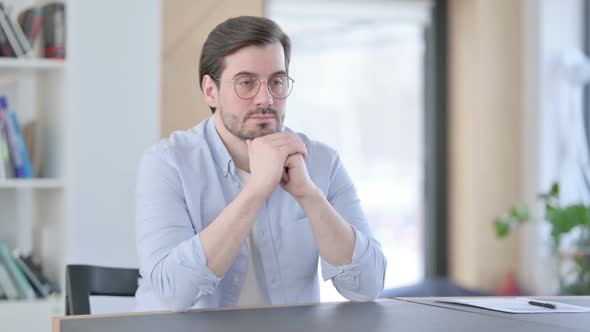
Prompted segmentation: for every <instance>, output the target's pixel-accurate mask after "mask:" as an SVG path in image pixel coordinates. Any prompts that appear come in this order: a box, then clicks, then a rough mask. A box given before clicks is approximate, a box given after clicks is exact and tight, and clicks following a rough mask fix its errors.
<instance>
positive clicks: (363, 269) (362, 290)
mask: <svg viewBox="0 0 590 332" xmlns="http://www.w3.org/2000/svg"><path fill="white" fill-rule="evenodd" d="M327 197H328V200H329V201H330V204H332V206H333V207H334V208H335V209H336V211H338V213H339V214H340V215H341V216H342V218H343V219H344V220H345V221H346V222H348V223H349V224H350V225H351V227H352V230H353V232H354V236H355V244H354V250H353V254H352V262H351V264H348V265H342V266H333V265H331V264H330V263H328V262H326V261H325V260H324V259H322V260H321V264H322V277H323V279H324V280H328V279H332V283H333V284H334V287H336V289H337V290H338V292H339V293H340V294H341V295H342V296H344V297H345V298H347V299H349V300H353V301H369V300H373V299H375V298H377V296H379V294H380V293H381V291H382V290H383V285H384V282H385V271H386V269H387V260H386V259H385V256H384V255H383V252H382V251H381V246H380V245H379V242H377V240H375V239H374V238H373V237H372V235H371V231H370V229H369V225H368V223H367V221H366V219H365V216H364V212H363V210H362V207H361V204H360V200H359V198H358V195H357V192H356V189H355V187H354V185H353V183H352V180H351V179H350V177H349V175H348V174H347V172H346V170H345V169H344V167H343V165H342V163H341V161H340V158H339V157H336V159H335V161H334V163H333V165H332V175H331V178H330V184H329V188H328V193H327Z"/></svg>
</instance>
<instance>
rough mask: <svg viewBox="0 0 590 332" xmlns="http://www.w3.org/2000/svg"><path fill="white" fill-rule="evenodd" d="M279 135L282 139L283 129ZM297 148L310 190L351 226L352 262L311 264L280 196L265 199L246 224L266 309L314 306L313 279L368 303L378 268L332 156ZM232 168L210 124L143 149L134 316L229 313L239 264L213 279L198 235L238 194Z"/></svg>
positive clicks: (302, 220)
mask: <svg viewBox="0 0 590 332" xmlns="http://www.w3.org/2000/svg"><path fill="white" fill-rule="evenodd" d="M284 130H289V129H288V128H285V129H284ZM298 135H299V137H300V138H301V139H302V140H303V142H304V143H305V145H306V146H307V151H308V157H307V159H306V160H305V163H306V166H307V170H308V173H309V176H310V178H311V179H312V181H313V182H314V183H315V184H316V186H318V187H319V188H320V189H321V191H322V192H323V193H324V195H325V196H326V198H327V199H328V201H329V202H330V204H332V206H333V207H334V208H335V209H336V211H338V213H339V214H340V215H341V216H342V217H343V218H344V220H346V221H347V222H348V223H350V224H351V225H352V228H353V230H354V234H355V247H354V252H353V257H352V263H351V264H350V265H344V266H332V265H330V264H329V263H328V262H326V261H325V260H323V259H321V258H320V257H319V251H318V247H317V244H316V241H315V239H314V237H313V233H312V230H311V225H310V224H309V220H307V218H306V216H305V212H304V210H303V209H302V208H301V206H300V205H299V204H298V203H297V201H295V199H294V198H293V197H292V196H291V195H290V194H289V193H287V192H286V191H284V190H283V189H282V187H280V186H279V187H277V189H276V190H275V191H274V192H273V193H272V194H271V195H270V196H269V198H268V199H267V201H266V204H264V206H263V207H262V209H261V210H260V212H259V214H258V218H257V220H256V228H255V234H254V235H255V237H256V241H257V243H258V246H259V251H260V257H261V259H262V264H263V270H264V280H265V284H263V285H261V287H262V288H264V291H265V293H266V294H267V295H268V301H269V303H271V304H295V303H309V302H319V300H320V291H319V279H318V273H317V270H318V269H317V264H318V259H319V260H320V261H321V264H322V269H321V270H322V277H323V279H324V280H328V279H331V280H332V283H333V285H334V286H335V287H336V289H337V290H338V291H339V292H340V294H342V295H343V296H344V297H345V298H347V299H350V300H357V301H362V300H371V299H374V298H376V297H377V296H378V295H379V293H380V292H381V291H382V289H383V282H384V277H385V269H386V266H387V261H386V260H385V257H384V256H383V253H382V252H381V247H380V245H379V243H378V242H377V241H376V240H375V239H374V238H373V237H372V235H371V232H370V230H369V226H368V225H367V221H366V219H365V216H364V214H363V211H362V209H361V205H360V201H359V198H358V197H357V193H356V189H355V187H354V186H353V184H352V181H351V179H350V177H349V176H348V174H347V173H346V170H345V169H344V167H343V165H342V162H341V161H340V158H339V157H338V155H337V153H336V152H335V151H334V150H333V149H331V148H329V147H328V146H326V145H324V144H321V143H319V142H315V141H312V140H309V139H308V138H307V137H306V136H305V135H302V134H298ZM240 190H241V188H240V182H239V179H238V177H237V176H236V173H235V166H234V163H233V161H232V159H231V156H230V155H229V153H228V151H227V149H226V148H225V145H224V144H223V142H222V141H221V138H220V137H219V134H218V133H217V130H216V129H215V125H214V119H213V117H211V118H209V119H207V120H205V121H203V122H201V123H200V124H198V125H197V126H196V127H194V128H193V129H192V130H188V131H179V132H175V133H173V134H172V135H171V136H170V138H168V139H164V140H162V141H161V142H160V143H159V144H157V145H155V146H153V147H151V148H149V149H148V150H147V151H146V152H145V153H144V156H143V158H142V161H141V164H140V167H139V173H138V179H137V216H136V218H137V219H136V232H137V251H138V254H139V264H140V274H141V276H142V278H141V279H140V281H139V288H138V290H137V293H136V303H137V310H139V311H147V310H179V311H181V310H187V309H190V308H218V307H228V306H234V305H236V303H237V301H238V298H239V295H240V290H241V288H242V285H243V281H244V276H245V274H246V268H247V262H248V255H249V253H248V249H247V247H246V245H245V244H244V245H242V249H241V251H240V253H239V255H238V257H237V258H236V260H235V261H234V263H233V265H232V266H231V268H230V269H229V270H228V271H227V272H226V273H225V275H224V276H223V277H221V278H218V277H217V276H216V275H215V274H214V273H213V271H211V270H210V269H209V267H208V266H207V257H206V255H205V252H204V250H203V247H202V245H201V239H200V232H201V230H203V229H204V228H206V227H207V226H208V225H209V224H210V223H211V222H212V221H213V220H214V219H215V218H216V217H217V215H218V214H219V213H220V212H221V211H222V210H223V209H224V208H225V207H226V206H227V205H228V204H229V202H231V201H232V200H233V199H234V197H236V195H238V193H239V192H240Z"/></svg>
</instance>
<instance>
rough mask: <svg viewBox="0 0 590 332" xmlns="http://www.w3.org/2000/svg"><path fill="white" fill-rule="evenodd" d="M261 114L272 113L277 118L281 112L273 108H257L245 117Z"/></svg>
mask: <svg viewBox="0 0 590 332" xmlns="http://www.w3.org/2000/svg"><path fill="white" fill-rule="evenodd" d="M259 114H262V115H272V116H274V117H275V118H278V117H279V112H277V111H276V110H274V109H272V108H263V109H257V110H254V111H250V112H248V113H247V114H246V117H245V118H246V119H247V118H249V117H252V116H255V115H259Z"/></svg>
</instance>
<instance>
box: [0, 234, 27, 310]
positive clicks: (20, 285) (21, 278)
mask: <svg viewBox="0 0 590 332" xmlns="http://www.w3.org/2000/svg"><path fill="white" fill-rule="evenodd" d="M0 258H2V262H3V263H4V266H5V267H6V270H7V271H8V274H10V277H11V278H12V280H13V281H14V283H15V284H16V288H17V289H18V292H19V294H20V297H21V298H23V299H34V298H35V291H34V290H33V287H32V286H31V284H29V282H28V281H27V277H26V276H25V274H24V273H23V272H22V271H21V270H20V269H19V268H18V265H17V264H16V262H15V261H14V258H13V257H12V254H11V253H10V249H9V248H8V246H7V245H5V244H4V243H0Z"/></svg>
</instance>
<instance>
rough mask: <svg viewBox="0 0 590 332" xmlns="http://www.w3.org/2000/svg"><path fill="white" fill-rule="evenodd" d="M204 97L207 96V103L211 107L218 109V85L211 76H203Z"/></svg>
mask: <svg viewBox="0 0 590 332" xmlns="http://www.w3.org/2000/svg"><path fill="white" fill-rule="evenodd" d="M202 85H203V95H204V96H205V102H206V103H207V105H209V106H210V107H215V108H216V107H217V94H218V89H217V84H216V82H215V80H214V79H213V78H211V76H209V75H205V76H203V82H202Z"/></svg>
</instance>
